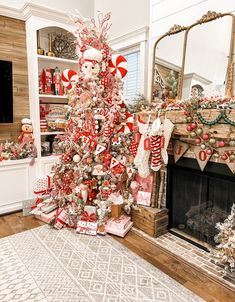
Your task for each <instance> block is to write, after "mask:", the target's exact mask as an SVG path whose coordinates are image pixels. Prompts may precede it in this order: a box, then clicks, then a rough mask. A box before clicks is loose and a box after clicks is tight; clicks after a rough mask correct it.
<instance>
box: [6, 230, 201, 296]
mask: <svg viewBox="0 0 235 302" xmlns="http://www.w3.org/2000/svg"><path fill="white" fill-rule="evenodd" d="M0 301H17V302H21V301H22V302H23V301H27V302H29V301H34V302H35V301H42V302H47V301H61V302H66V301H68V302H73V301H74V302H75V301H76V302H88V301H94V302H116V301H119V302H145V301H146V302H147V301H155V302H165V301H170V302H183V301H185V302H191V301H192V302H194V301H195V302H196V301H197V302H198V301H203V300H202V299H201V298H199V297H198V296H196V295H195V294H193V293H192V292H190V291H189V290H187V289H186V288H184V287H183V286H182V285H180V284H179V283H177V282H176V281H174V280H173V279H171V278H170V277H168V276H167V275H166V274H164V273H163V272H161V271H160V270H158V269H157V268H155V267H154V266H152V265H151V264H149V263H148V262H146V261H145V260H143V259H142V258H140V257H139V256H137V255H136V254H134V253H133V252H131V251H130V250H128V249H127V248H126V247H124V246H122V245H121V244H120V243H119V242H117V241H116V240H114V239H113V238H112V237H111V236H105V237H98V236H97V237H95V236H94V237H92V236H88V235H82V234H80V235H78V234H76V233H75V232H74V231H73V230H70V229H63V230H60V231H57V230H54V229H51V228H49V227H48V226H47V225H45V226H42V227H39V228H36V229H32V230H30V231H26V232H22V233H19V234H16V235H13V236H9V237H6V238H3V239H1V240H0Z"/></svg>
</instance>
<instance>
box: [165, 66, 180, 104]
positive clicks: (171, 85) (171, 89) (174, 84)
mask: <svg viewBox="0 0 235 302" xmlns="http://www.w3.org/2000/svg"><path fill="white" fill-rule="evenodd" d="M166 89H167V90H168V93H169V95H168V97H169V98H171V99H174V98H176V96H177V91H178V80H177V79H176V77H175V72H174V71H173V70H171V71H170V72H169V74H168V76H167V77H166Z"/></svg>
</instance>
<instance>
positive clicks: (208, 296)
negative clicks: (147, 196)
mask: <svg viewBox="0 0 235 302" xmlns="http://www.w3.org/2000/svg"><path fill="white" fill-rule="evenodd" d="M43 224H44V223H43V222H41V221H39V220H37V219H35V218H34V217H32V216H28V217H23V216H22V213H21V212H17V213H13V214H9V215H5V216H0V238H3V237H6V236H9V235H13V234H16V233H19V232H22V231H26V230H29V229H32V228H35V227H38V226H41V225H43ZM114 238H115V239H116V240H118V241H119V242H121V243H122V244H123V245H125V246H126V247H128V248H129V249H130V250H132V251H133V252H135V253H136V254H138V255H139V256H141V257H142V258H144V259H146V260H147V261H148V262H150V263H152V264H153V265H154V266H155V267H157V268H159V269H160V270H161V271H163V272H165V273H166V274H167V275H168V276H170V277H172V278H173V279H175V280H176V281H177V282H179V283H180V284H182V285H183V286H185V287H186V288H188V289H190V290H191V291H193V292H194V293H196V294H197V295H199V296H200V297H202V298H203V299H204V300H205V301H209V302H235V291H232V290H231V289H229V288H228V287H226V286H223V285H222V284H220V283H218V282H217V281H215V280H214V279H211V278H210V277H209V276H208V275H206V274H204V273H203V272H201V271H199V270H198V269H195V268H192V267H191V266H190V265H188V264H186V263H185V262H183V261H181V260H180V259H179V258H177V259H176V258H175V257H174V256H173V255H172V254H170V253H169V252H168V251H166V250H165V249H163V248H161V247H159V246H156V245H154V244H152V243H150V242H149V241H147V240H145V239H144V238H142V237H140V236H138V235H137V234H135V233H133V232H129V234H127V236H126V237H125V238H118V237H114ZM156 302H157V301H156ZM188 302H190V301H188Z"/></svg>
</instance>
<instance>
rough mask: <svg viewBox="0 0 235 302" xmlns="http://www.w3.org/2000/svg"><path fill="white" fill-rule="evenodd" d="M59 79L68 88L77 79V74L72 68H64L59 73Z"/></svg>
mask: <svg viewBox="0 0 235 302" xmlns="http://www.w3.org/2000/svg"><path fill="white" fill-rule="evenodd" d="M61 81H62V84H63V86H64V87H65V88H66V89H68V90H70V89H72V87H73V84H74V83H76V82H77V81H78V74H77V73H76V71H74V70H72V69H65V70H64V71H63V72H62V74H61Z"/></svg>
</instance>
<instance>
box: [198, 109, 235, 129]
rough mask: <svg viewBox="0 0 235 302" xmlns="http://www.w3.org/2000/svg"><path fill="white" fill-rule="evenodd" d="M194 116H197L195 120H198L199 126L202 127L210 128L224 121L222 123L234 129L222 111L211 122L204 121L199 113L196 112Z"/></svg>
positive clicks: (234, 123) (233, 123)
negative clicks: (201, 125)
mask: <svg viewBox="0 0 235 302" xmlns="http://www.w3.org/2000/svg"><path fill="white" fill-rule="evenodd" d="M196 115H197V118H198V120H199V121H200V122H201V124H203V125H208V126H212V125H215V124H217V123H218V122H219V121H220V120H224V123H225V124H229V125H231V126H234V127H235V122H234V121H232V120H231V119H230V118H229V117H228V116H227V114H226V112H225V111H224V110H223V111H221V112H220V113H219V115H218V116H217V117H216V118H215V119H214V120H212V121H208V120H206V119H205V118H204V117H203V116H202V114H201V112H196Z"/></svg>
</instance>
